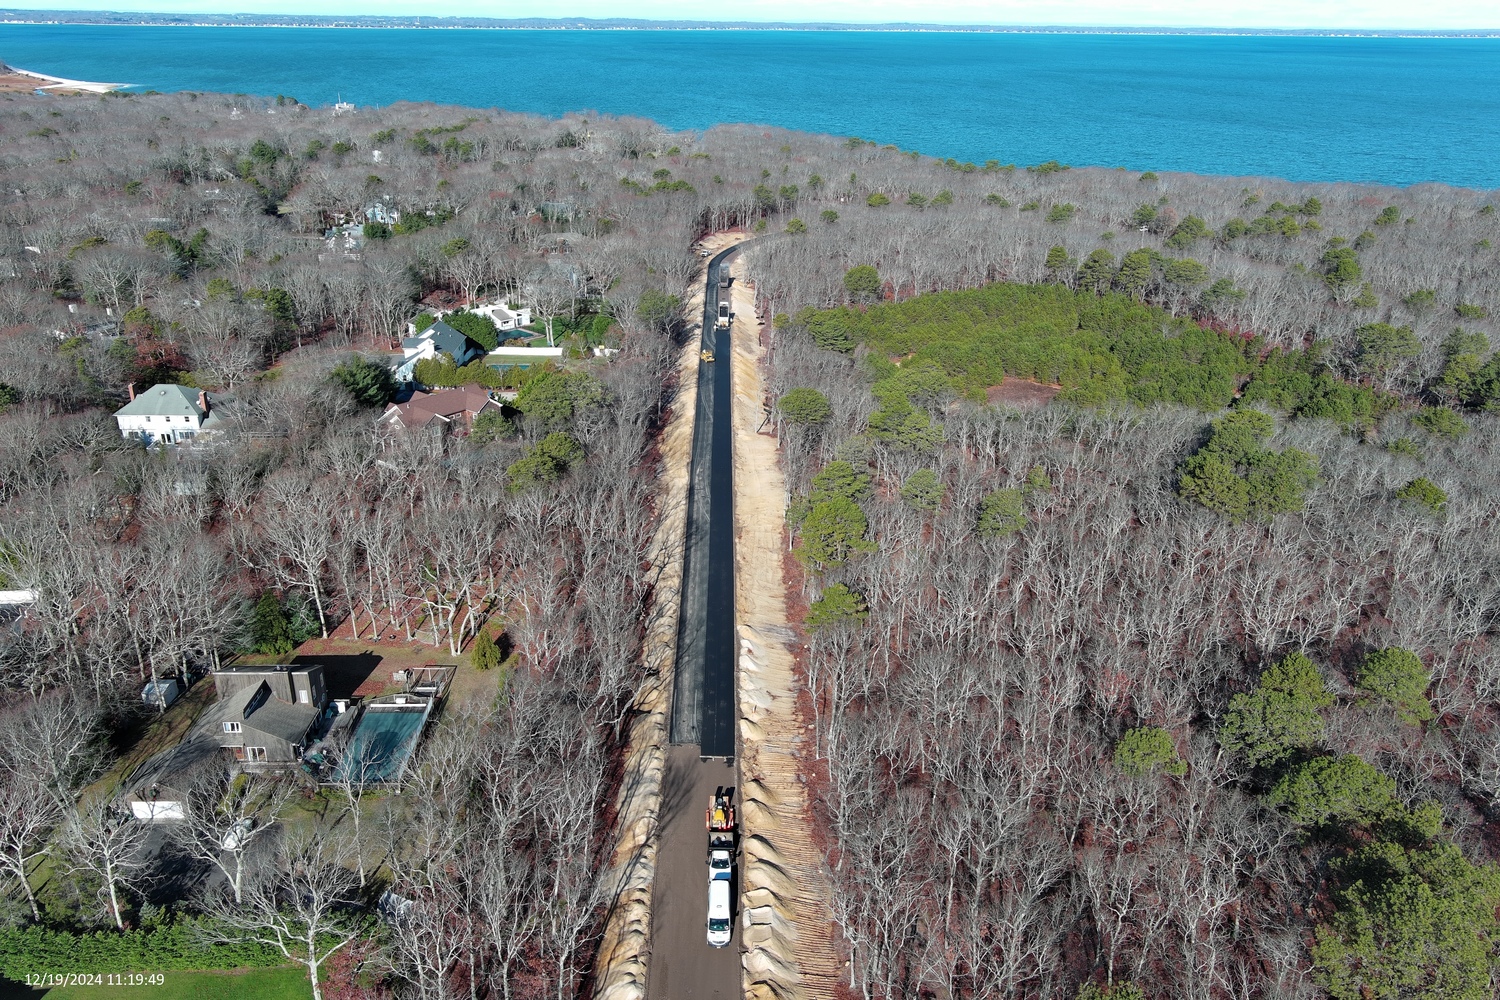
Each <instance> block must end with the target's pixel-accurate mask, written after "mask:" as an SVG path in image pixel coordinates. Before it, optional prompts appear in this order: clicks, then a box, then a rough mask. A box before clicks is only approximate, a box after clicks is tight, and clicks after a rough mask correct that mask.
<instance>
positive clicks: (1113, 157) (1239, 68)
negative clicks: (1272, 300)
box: [0, 25, 1500, 189]
mask: <svg viewBox="0 0 1500 1000" xmlns="http://www.w3.org/2000/svg"><path fill="white" fill-rule="evenodd" d="M0 59H4V60H5V61H7V62H9V63H11V64H12V65H15V66H21V67H24V68H26V69H29V70H33V71H37V72H43V73H50V74H53V75H56V76H63V77H68V78H71V79H83V80H107V81H120V82H129V83H132V84H136V85H138V86H140V87H142V88H154V89H157V90H213V91H227V92H231V93H249V94H259V95H268V96H269V95H274V94H289V95H294V96H296V97H297V98H298V99H300V100H302V101H305V102H308V103H313V104H322V103H331V102H333V101H334V100H336V99H337V98H338V97H339V96H340V95H342V97H343V98H344V100H348V101H354V102H356V103H358V104H388V103H391V102H394V101H399V100H412V101H436V102H440V103H451V104H461V105H467V106H472V107H482V108H488V107H500V108H505V109H509V110H514V111H526V112H534V113H538V114H545V115H557V114H560V113H562V112H564V111H574V110H585V109H586V110H594V111H602V112H608V113H613V114H630V115H640V116H644V117H648V118H653V119H655V120H657V121H659V122H661V123H662V124H664V125H667V126H669V127H671V128H675V129H701V128H706V127H709V126H711V125H714V124H718V123H721V122H753V123H757V124H769V125H778V126H783V127H786V128H793V129H803V130H807V131H812V132H830V133H834V134H838V135H859V136H864V137H866V138H870V139H875V140H877V141H879V142H880V143H882V144H884V143H895V144H896V145H899V146H901V147H902V148H903V149H915V150H919V151H921V152H922V153H925V154H929V155H933V156H941V157H948V156H952V157H957V158H958V159H960V160H972V161H981V162H982V161H984V160H988V159H996V160H999V161H1001V162H1002V163H1010V162H1015V163H1021V164H1027V163H1037V162H1041V161H1043V160H1051V159H1057V160H1061V161H1063V162H1066V163H1072V164H1075V165H1101V166H1124V167H1128V168H1130V169H1132V170H1146V169H1155V170H1184V171H1193V172H1198V173H1214V174H1233V175H1254V176H1275V177H1285V178H1290V179H1293V180H1322V181H1337V180H1350V181H1375V182H1380V183H1388V184H1403V185H1404V184H1412V183H1416V182H1420V181H1441V182H1444V183H1448V184H1454V185H1459V186H1467V187H1477V188H1485V189H1488V188H1497V187H1500V39H1433V38H1323V37H1269V36H1188V35H1091V34H1085V35H1066V34H1000V33H984V34H981V33H944V32H919V33H895V32H865V31H850V32H830V31H806V32H794V31H494V30H461V29H452V30H430V29H429V30H419V29H378V30H369V29H338V28H306V29H302V28H162V27H133V26H93V25H3V26H0Z"/></svg>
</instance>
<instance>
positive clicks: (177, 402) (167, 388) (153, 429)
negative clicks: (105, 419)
mask: <svg viewBox="0 0 1500 1000" xmlns="http://www.w3.org/2000/svg"><path fill="white" fill-rule="evenodd" d="M213 405H214V400H213V397H212V396H210V395H209V394H208V393H206V392H204V391H203V390H202V389H192V388H189V387H188V386H185V385H167V384H165V383H163V384H161V385H153V386H152V387H151V388H149V389H147V390H146V391H145V392H140V393H138V392H136V391H135V383H131V385H130V402H128V403H126V404H125V405H124V406H122V407H120V408H119V409H118V410H116V411H115V423H117V424H119V425H120V436H121V437H126V438H134V439H137V440H140V441H143V442H145V443H146V444H148V445H149V444H176V443H177V442H179V441H187V440H191V439H192V438H195V437H197V436H198V434H199V432H200V431H211V430H213V429H214V425H215V424H216V423H218V421H217V420H216V419H215V418H216V416H217V415H216V414H215V413H214V412H213Z"/></svg>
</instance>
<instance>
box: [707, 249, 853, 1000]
mask: <svg viewBox="0 0 1500 1000" xmlns="http://www.w3.org/2000/svg"><path fill="white" fill-rule="evenodd" d="M732 271H733V274H734V287H733V289H732V291H733V303H734V306H733V308H734V314H735V321H734V328H733V332H734V337H733V340H734V514H735V534H736V537H735V562H736V566H735V604H736V608H735V611H736V617H737V619H738V621H739V623H740V624H739V633H740V634H739V651H740V662H739V668H740V669H739V703H740V704H739V707H740V773H741V775H742V791H741V802H742V807H741V808H742V811H741V817H742V824H743V827H744V845H745V852H744V861H743V865H744V868H743V872H744V874H743V876H742V883H743V898H742V913H743V914H744V943H745V953H744V954H745V957H744V968H745V995H746V997H749V998H755V1000H760V998H765V1000H771V998H776V1000H788V998H803V997H805V998H817V997H833V996H835V995H836V991H837V987H838V984H839V983H840V982H841V981H842V963H841V962H840V960H839V957H838V953H837V949H836V947H835V943H834V940H833V932H832V929H831V910H830V882H829V878H828V873H827V869H826V867H825V866H824V863H823V857H822V853H821V852H820V851H819V849H818V846H817V844H816V843H815V842H814V840H813V837H812V831H811V814H810V810H809V806H808V801H807V791H806V787H805V786H804V785H803V783H802V779H801V774H800V762H801V759H802V756H803V754H805V753H806V752H808V749H809V747H810V737H809V733H808V730H807V728H806V726H807V723H806V721H805V720H804V719H803V718H802V717H801V713H799V712H798V710H797V695H798V693H799V692H798V686H799V683H800V682H799V681H798V680H797V677H796V674H795V673H794V672H793V669H792V666H793V657H792V645H793V644H794V643H795V642H796V636H795V633H793V631H792V630H791V628H790V627H789V626H788V624H787V611H786V585H785V581H784V579H783V577H782V571H781V562H782V545H783V536H782V525H783V523H784V520H785V509H786V492H785V486H784V484H783V481H782V475H781V469H780V467H779V466H778V465H777V462H776V439H775V438H774V437H771V436H769V435H763V434H760V433H759V428H760V426H761V423H762V421H763V420H764V416H765V412H764V406H765V403H766V394H765V386H764V381H763V376H762V371H761V356H762V353H763V347H762V344H761V332H762V330H763V329H764V328H763V327H761V326H760V325H759V324H758V323H757V321H756V318H755V313H754V293H753V289H752V288H751V287H748V286H747V282H746V274H745V264H744V261H742V260H737V261H735V263H734V266H733V269H732Z"/></svg>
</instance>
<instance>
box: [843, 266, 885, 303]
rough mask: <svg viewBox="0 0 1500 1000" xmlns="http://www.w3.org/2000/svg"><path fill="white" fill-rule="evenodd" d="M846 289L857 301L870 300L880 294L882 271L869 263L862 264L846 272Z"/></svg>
mask: <svg viewBox="0 0 1500 1000" xmlns="http://www.w3.org/2000/svg"><path fill="white" fill-rule="evenodd" d="M844 291H846V292H848V293H849V295H850V297H851V298H853V299H855V300H856V301H868V300H870V299H873V298H876V297H877V296H879V294H880V272H879V271H877V270H875V268H874V267H873V266H871V265H869V264H860V265H859V266H858V267H851V268H850V269H849V270H848V271H846V272H844Z"/></svg>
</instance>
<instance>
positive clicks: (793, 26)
mask: <svg viewBox="0 0 1500 1000" xmlns="http://www.w3.org/2000/svg"><path fill="white" fill-rule="evenodd" d="M15 15H30V16H29V17H26V18H24V19H20V18H17V17H15ZM60 17H66V18H69V19H70V21H71V23H79V22H86V21H89V20H95V21H97V20H98V19H103V18H119V19H122V20H123V19H145V18H163V19H167V18H170V19H176V20H178V21H181V22H187V23H183V24H181V25H180V26H182V27H213V26H215V25H211V24H208V23H204V22H198V21H193V20H192V19H194V18H222V19H234V20H241V19H246V20H248V19H253V20H258V21H262V22H298V21H300V22H304V24H303V25H296V24H286V26H289V27H296V26H305V22H310V21H364V22H367V23H366V24H365V25H363V26H364V27H381V26H385V27H407V28H421V27H424V25H422V24H420V23H417V24H388V25H380V24H375V23H369V22H397V21H400V22H405V21H412V22H421V21H429V22H457V21H466V22H478V23H475V24H469V25H452V27H479V26H481V24H482V25H484V26H493V27H511V28H524V27H525V26H528V25H533V26H534V25H547V26H551V27H554V28H555V29H557V30H580V29H588V30H621V29H634V30H643V29H645V30H649V29H656V30H683V29H686V30H699V31H703V30H710V31H712V30H746V29H749V30H756V29H759V30H821V31H888V32H902V31H910V32H917V31H952V32H984V31H991V32H1038V33H1048V34H1067V33H1069V32H1088V33H1110V32H1123V33H1131V34H1146V33H1154V32H1168V33H1179V34H1204V35H1259V34H1267V35H1394V36H1404V37H1445V36H1472V35H1479V36H1495V35H1500V25H1495V26H1490V27H1479V26H1473V27H1466V28H1411V27H1405V28H1402V27H1348V26H1339V25H1320V26H1302V27H1284V26H1276V25H1255V26H1228V25H1210V24H1056V23H1053V24H1021V23H994V22H975V23H939V22H918V21H873V22H858V21H786V20H767V21H754V20H733V21H711V20H691V19H687V18H640V17H557V16H544V17H503V18H501V17H488V16H483V15H468V14H445V15H432V14H290V13H253V12H248V11H239V12H212V11H147V10H142V11H133V10H83V9H78V8H69V9H61V8H59V9H38V8H21V7H5V8H0V23H8V24H16V23H48V24H51V23H70V21H62V22H59V20H58V19H59V18H60ZM105 23H113V22H108V21H106V22H105ZM245 26H247V27H250V26H260V27H276V26H279V25H278V24H277V23H264V24H261V25H251V24H247V25H245ZM341 26H344V27H354V26H357V25H341ZM432 26H433V27H441V26H443V25H432Z"/></svg>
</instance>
